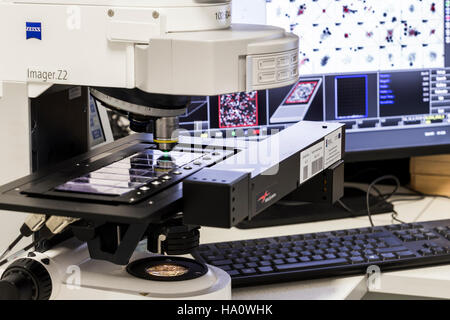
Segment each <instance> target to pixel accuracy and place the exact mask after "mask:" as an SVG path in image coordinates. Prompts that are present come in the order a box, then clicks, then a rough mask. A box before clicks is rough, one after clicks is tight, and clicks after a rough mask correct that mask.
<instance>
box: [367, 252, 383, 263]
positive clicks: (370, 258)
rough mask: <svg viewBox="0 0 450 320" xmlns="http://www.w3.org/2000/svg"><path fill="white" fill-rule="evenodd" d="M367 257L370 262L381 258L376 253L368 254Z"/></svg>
mask: <svg viewBox="0 0 450 320" xmlns="http://www.w3.org/2000/svg"><path fill="white" fill-rule="evenodd" d="M366 259H367V260H368V261H369V262H375V261H379V260H381V259H380V257H379V256H377V255H376V254H371V255H368V256H366Z"/></svg>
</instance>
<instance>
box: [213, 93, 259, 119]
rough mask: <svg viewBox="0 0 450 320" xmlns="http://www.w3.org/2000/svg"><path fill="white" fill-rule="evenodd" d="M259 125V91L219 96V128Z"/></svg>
mask: <svg viewBox="0 0 450 320" xmlns="http://www.w3.org/2000/svg"><path fill="white" fill-rule="evenodd" d="M257 125H258V93H257V91H253V92H241V93H235V94H225V95H221V96H219V128H238V127H254V126H257Z"/></svg>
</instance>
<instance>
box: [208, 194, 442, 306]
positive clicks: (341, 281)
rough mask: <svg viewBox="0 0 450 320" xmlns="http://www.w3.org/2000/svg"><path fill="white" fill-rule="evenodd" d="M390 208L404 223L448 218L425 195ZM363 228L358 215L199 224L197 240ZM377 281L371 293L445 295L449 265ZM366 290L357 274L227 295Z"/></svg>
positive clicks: (381, 219) (378, 220)
mask: <svg viewBox="0 0 450 320" xmlns="http://www.w3.org/2000/svg"><path fill="white" fill-rule="evenodd" d="M394 199H395V198H394ZM395 210H396V211H397V212H398V214H399V215H398V218H399V219H400V220H402V221H405V222H417V221H429V220H441V219H450V200H448V199H443V198H434V197H427V198H425V199H423V200H420V201H404V202H398V203H396V205H395ZM373 221H374V224H375V225H388V224H392V223H393V222H392V218H391V214H382V215H375V216H373ZM368 226H370V224H369V220H368V218H367V217H358V218H348V219H341V220H332V221H324V222H313V223H305V224H298V225H291V226H282V227H272V228H261V229H253V230H239V229H236V228H234V229H232V230H231V231H230V230H223V229H216V228H202V231H201V239H202V243H211V242H220V241H233V240H243V239H254V238H263V237H272V236H282V235H292V234H301V233H311V232H322V231H332V230H339V229H351V228H360V227H368ZM380 283H381V288H380V289H377V290H374V291H378V292H380V293H385V294H396V295H409V296H421V297H433V298H448V299H450V289H449V288H450V265H448V266H439V267H427V268H419V269H410V270H403V271H395V272H388V273H385V274H382V278H381V281H380ZM367 292H368V289H367V285H366V278H365V276H363V275H359V276H351V277H339V278H327V279H318V280H308V281H293V282H286V283H280V284H272V285H262V286H255V287H245V288H237V289H233V299H237V300H242V299H246V300H261V299H274V300H277V299H360V298H362V297H363V296H364V295H365V294H366V293H367ZM371 292H372V291H371Z"/></svg>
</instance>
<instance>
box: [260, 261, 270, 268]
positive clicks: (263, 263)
mask: <svg viewBox="0 0 450 320" xmlns="http://www.w3.org/2000/svg"><path fill="white" fill-rule="evenodd" d="M259 265H260V266H262V267H267V266H271V265H272V262H270V261H260V262H259Z"/></svg>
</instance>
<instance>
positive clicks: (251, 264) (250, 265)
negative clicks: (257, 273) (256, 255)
mask: <svg viewBox="0 0 450 320" xmlns="http://www.w3.org/2000/svg"><path fill="white" fill-rule="evenodd" d="M245 266H246V267H247V268H256V267H258V264H257V263H256V262H249V263H246V264H245Z"/></svg>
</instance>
